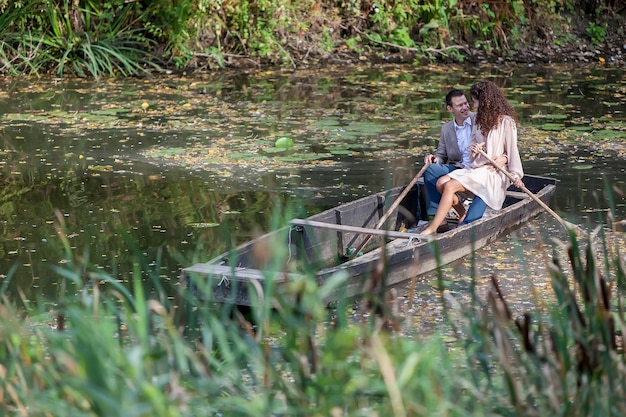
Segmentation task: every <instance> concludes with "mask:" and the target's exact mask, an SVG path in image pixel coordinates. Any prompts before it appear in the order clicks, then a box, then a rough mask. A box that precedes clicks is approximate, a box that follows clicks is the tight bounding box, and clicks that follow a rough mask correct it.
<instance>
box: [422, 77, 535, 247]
mask: <svg viewBox="0 0 626 417" xmlns="http://www.w3.org/2000/svg"><path fill="white" fill-rule="evenodd" d="M470 95H471V98H472V101H473V104H474V108H476V109H477V112H476V113H472V112H470V111H469V103H468V101H467V99H466V97H465V94H464V93H463V92H462V91H460V90H452V91H450V92H449V93H448V94H447V95H446V106H447V109H448V110H449V111H450V112H452V114H453V115H454V119H453V120H452V121H450V122H448V123H446V124H445V125H444V126H443V127H442V129H441V138H440V141H439V145H438V147H437V152H436V154H435V155H428V156H427V157H426V158H425V159H424V163H425V165H427V168H426V170H425V172H424V185H425V188H426V193H427V197H428V200H429V205H428V214H429V216H432V215H434V217H433V218H432V220H431V222H430V223H429V224H428V225H427V226H426V228H425V229H424V230H422V231H421V234H423V235H431V234H435V233H436V232H437V229H438V228H439V227H440V226H441V225H442V223H443V222H444V221H445V220H446V217H447V216H448V213H449V211H450V209H451V208H453V209H454V210H455V211H456V212H457V213H458V215H459V225H463V224H467V223H471V222H472V221H475V220H478V219H480V218H481V217H482V216H483V214H484V212H485V210H486V208H487V206H489V207H491V208H492V209H494V210H499V209H501V208H502V204H503V203H504V199H505V197H506V189H507V188H508V187H509V185H510V184H511V180H510V179H509V178H508V177H507V176H506V175H505V174H504V173H503V172H501V171H500V170H499V169H498V168H496V167H494V166H493V165H492V162H491V161H490V160H489V159H491V160H492V161H493V162H495V163H496V164H497V165H498V166H499V167H501V168H504V169H506V170H507V171H508V172H509V173H510V174H511V175H512V177H513V179H514V181H513V184H515V185H516V186H517V187H520V186H521V185H522V177H523V176H524V171H523V169H522V161H521V158H520V155H519V151H518V149H517V125H516V121H517V115H516V113H515V110H514V109H513V107H512V106H511V105H510V104H509V103H508V101H507V100H506V98H505V97H504V94H503V93H502V91H501V90H500V88H499V87H498V86H497V85H496V84H494V83H493V82H491V81H480V82H478V83H476V84H474V85H473V86H472V87H471V89H470ZM483 152H484V153H483ZM464 195H471V196H473V198H472V200H471V204H470V205H469V207H468V208H466V207H465V206H464V205H463V201H462V200H461V198H462V196H464Z"/></svg>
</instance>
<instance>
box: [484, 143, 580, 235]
mask: <svg viewBox="0 0 626 417" xmlns="http://www.w3.org/2000/svg"><path fill="white" fill-rule="evenodd" d="M478 153H480V154H481V155H482V156H484V157H485V158H487V160H488V161H489V163H490V164H491V165H493V166H494V167H496V168H497V169H498V170H499V171H500V172H502V173H503V174H504V175H506V176H507V178H508V179H510V180H511V182H513V183H514V182H515V178H514V177H513V175H511V173H510V172H509V171H507V170H506V169H504V168H502V167H501V166H500V165H498V164H497V163H496V161H494V160H493V159H491V157H490V156H489V155H487V154H486V153H485V151H483V150H482V149H479V150H478ZM520 188H521V190H522V191H524V192H525V193H526V194H528V196H529V197H530V198H532V199H533V200H535V201H536V202H537V204H539V205H540V206H541V207H543V209H544V210H545V211H547V212H548V213H550V215H552V217H554V218H555V219H557V220H558V222H559V223H560V224H561V226H563V227H564V228H565V229H566V230H570V229H573V230H575V231H577V232H579V233H582V234H583V235H584V234H585V232H584V231H583V230H582V228H581V227H580V226H578V225H577V224H574V223H570V222H568V221H565V220H563V219H562V218H561V216H559V215H558V214H556V213H555V212H554V210H552V209H551V208H550V207H549V206H548V205H547V204H546V203H544V202H543V201H541V199H540V198H539V197H537V196H536V195H535V194H533V193H532V191H530V190H529V189H528V188H526V186H525V185H524V184H522V186H521V187H520Z"/></svg>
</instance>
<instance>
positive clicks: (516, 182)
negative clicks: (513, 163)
mask: <svg viewBox="0 0 626 417" xmlns="http://www.w3.org/2000/svg"><path fill="white" fill-rule="evenodd" d="M512 177H513V181H512V182H513V185H514V186H516V187H517V188H522V186H523V185H524V182H523V181H522V179H521V178H520V177H518V176H517V175H515V174H512Z"/></svg>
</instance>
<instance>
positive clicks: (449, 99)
mask: <svg viewBox="0 0 626 417" xmlns="http://www.w3.org/2000/svg"><path fill="white" fill-rule="evenodd" d="M464 95H465V93H464V92H463V91H461V90H457V89H456V88H455V89H454V90H450V91H449V92H448V94H446V106H452V98H454V97H462V96H464Z"/></svg>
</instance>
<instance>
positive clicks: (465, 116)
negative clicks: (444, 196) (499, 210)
mask: <svg viewBox="0 0 626 417" xmlns="http://www.w3.org/2000/svg"><path fill="white" fill-rule="evenodd" d="M446 108H447V109H448V111H450V112H451V113H452V115H453V116H454V117H453V119H452V120H451V121H449V122H448V123H446V124H444V125H443V126H442V128H441V136H440V139H439V145H438V146H437V152H436V154H435V155H428V156H426V158H424V163H425V164H426V165H428V164H430V165H429V166H428V168H426V171H425V172H424V186H425V188H426V196H427V198H428V215H429V216H433V215H434V214H435V212H436V211H437V206H438V204H439V201H440V200H441V193H440V192H439V191H438V190H437V180H438V179H439V178H440V177H442V176H444V175H447V174H449V173H450V172H452V171H454V170H455V169H458V168H463V167H466V166H469V164H470V150H469V147H470V144H471V134H472V127H473V126H474V120H475V118H476V114H475V113H472V112H470V110H469V103H468V102H467V98H466V97H465V94H463V92H462V91H461V90H456V89H454V90H451V91H450V92H448V94H447V95H446ZM486 208H487V205H486V204H485V202H484V201H483V200H482V199H480V198H479V197H474V199H473V200H472V204H471V205H470V208H469V209H468V211H467V213H466V214H465V216H464V218H462V219H460V220H461V222H460V224H467V223H471V222H473V221H474V220H478V219H480V218H481V217H482V216H483V214H484V212H485V209H486Z"/></svg>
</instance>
